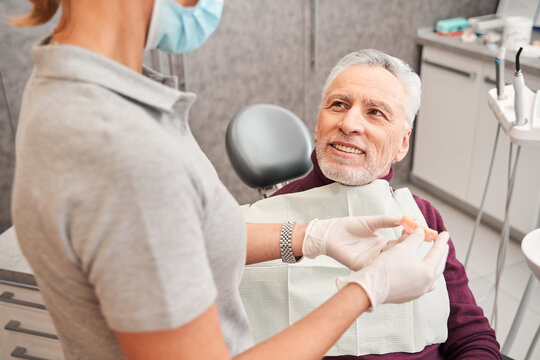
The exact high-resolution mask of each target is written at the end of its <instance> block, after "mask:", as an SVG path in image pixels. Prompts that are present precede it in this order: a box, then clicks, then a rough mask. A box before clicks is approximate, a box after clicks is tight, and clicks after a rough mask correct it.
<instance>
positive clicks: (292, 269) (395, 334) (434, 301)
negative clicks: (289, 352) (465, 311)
mask: <svg viewBox="0 0 540 360" xmlns="http://www.w3.org/2000/svg"><path fill="white" fill-rule="evenodd" d="M242 208H243V210H244V218H245V220H246V222H255V223H276V222H278V223H282V222H286V221H288V220H295V221H296V222H309V221H310V220H312V219H314V218H318V219H328V218H333V217H342V216H349V215H351V216H362V215H382V214H385V215H403V214H406V215H409V216H413V217H415V218H416V219H417V221H418V222H419V223H420V224H422V225H424V226H425V225H426V221H425V219H424V217H423V215H422V213H421V212H420V209H419V208H418V205H417V204H416V202H415V200H414V198H413V197H412V194H411V193H410V191H409V190H408V189H406V188H404V189H399V190H396V191H392V189H391V188H390V185H389V184H388V182H387V181H386V180H375V181H374V182H372V183H370V184H368V185H364V186H346V185H341V184H339V183H333V184H330V185H326V186H322V187H318V188H314V189H310V190H307V191H303V192H298V193H292V194H285V195H280V196H276V197H272V198H268V199H265V200H261V201H258V202H256V203H254V204H252V205H251V206H249V205H244V206H243V207H242ZM378 233H380V234H381V235H383V236H386V237H390V238H393V239H397V238H398V237H399V236H400V234H401V227H399V228H394V229H381V230H379V231H378ZM431 246H432V243H428V242H426V243H424V244H422V247H421V248H420V250H419V253H418V256H419V257H424V256H425V254H426V253H427V252H428V251H429V249H430V248H431ZM349 273H350V270H349V269H347V268H346V267H344V266H343V265H341V264H340V263H338V262H337V261H335V260H334V259H332V258H330V257H327V256H319V257H318V258H316V259H313V260H311V259H307V258H304V259H303V260H302V261H301V262H300V263H298V264H291V265H288V264H284V263H283V262H282V261H281V260H274V261H268V262H264V263H260V264H255V265H250V266H247V267H246V268H245V271H244V276H243V279H242V282H241V284H240V293H241V296H242V301H243V302H244V306H245V309H246V312H247V314H248V318H249V322H250V326H251V331H252V333H253V338H254V341H255V342H256V343H259V342H261V341H263V340H265V339H267V338H269V337H271V336H272V335H274V334H276V333H277V332H279V331H281V330H283V329H284V328H286V327H288V326H290V325H292V324H293V323H294V322H296V321H298V320H299V319H301V318H302V317H304V316H305V315H307V314H309V313H310V312H311V311H313V310H315V308H317V307H318V306H319V305H321V304H322V303H323V302H324V301H326V300H327V299H328V298H330V297H331V296H332V295H333V294H335V293H336V291H337V288H336V284H335V279H336V277H337V276H346V275H347V274H349ZM436 284H437V287H436V289H435V290H434V291H432V292H430V293H428V294H425V295H424V296H422V297H420V298H418V299H416V300H414V301H410V302H407V303H404V304H384V305H380V306H379V307H378V308H376V309H375V310H374V311H373V312H366V313H364V314H362V315H361V316H360V317H359V318H358V319H356V320H355V322H354V323H353V325H352V326H351V327H350V328H349V329H348V330H347V331H346V332H345V334H343V336H342V337H341V338H340V339H339V341H338V342H337V343H336V344H335V345H334V346H333V347H332V348H331V349H330V350H329V351H328V352H327V354H326V355H328V356H336V355H357V356H359V355H366V354H386V353H392V352H407V353H414V352H419V351H421V350H422V349H424V347H426V346H427V345H431V344H439V343H443V342H445V341H446V338H447V336H448V331H447V320H448V315H449V313H450V304H449V300H448V292H447V290H446V283H445V281H444V277H443V276H442V275H441V277H440V278H439V279H438V280H437V282H436ZM321 331H324V329H321Z"/></svg>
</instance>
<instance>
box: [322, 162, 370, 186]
mask: <svg viewBox="0 0 540 360" xmlns="http://www.w3.org/2000/svg"><path fill="white" fill-rule="evenodd" d="M319 166H320V168H321V171H322V173H323V174H324V176H326V177H327V178H328V179H330V180H333V181H335V182H338V183H340V184H343V185H349V186H360V185H366V184H369V183H371V182H372V181H373V180H375V179H376V178H377V176H375V175H373V173H372V172H368V171H366V169H361V170H358V169H355V168H348V167H347V166H345V165H336V164H331V165H330V164H319Z"/></svg>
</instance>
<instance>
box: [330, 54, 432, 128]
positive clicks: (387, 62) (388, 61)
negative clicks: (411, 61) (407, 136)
mask: <svg viewBox="0 0 540 360" xmlns="http://www.w3.org/2000/svg"><path fill="white" fill-rule="evenodd" d="M355 65H367V66H380V67H382V68H384V69H386V70H388V71H389V72H390V73H392V75H394V76H395V77H396V78H397V79H398V80H399V81H400V82H401V83H402V84H403V86H404V87H405V90H406V91H407V94H408V99H407V100H408V101H407V104H405V115H406V120H407V124H408V125H409V128H412V126H413V122H414V118H415V116H416V113H417V112H418V109H419V108H420V98H421V96H422V89H421V84H420V78H419V77H418V75H417V74H416V73H415V72H414V71H413V70H412V69H411V67H410V66H409V65H408V64H407V63H405V62H404V61H402V60H400V59H398V58H395V57H393V56H390V55H388V54H385V53H383V52H381V51H379V50H374V49H363V50H360V51H355V52H352V53H349V54H347V55H345V56H344V57H342V58H341V60H339V62H338V63H337V64H336V65H335V66H334V68H333V69H332V71H330V75H328V78H327V79H326V83H325V84H324V87H323V90H322V101H324V97H325V96H326V92H327V91H328V88H329V87H330V84H332V82H333V81H334V79H335V78H336V76H338V75H339V74H340V73H341V72H342V71H343V70H345V69H347V68H349V67H351V66H355Z"/></svg>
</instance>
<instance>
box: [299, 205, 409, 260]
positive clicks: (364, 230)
mask: <svg viewBox="0 0 540 360" xmlns="http://www.w3.org/2000/svg"><path fill="white" fill-rule="evenodd" d="M400 220H401V216H398V217H395V216H386V215H380V216H355V217H352V216H349V217H343V218H336V219H328V220H319V219H315V220H312V221H311V222H310V223H309V224H308V226H307V228H306V233H305V236H304V243H303V244H302V254H303V255H304V256H305V257H308V258H310V259H313V258H315V257H317V256H319V255H328V256H330V257H333V258H334V259H336V260H337V261H339V262H340V263H342V264H343V265H345V266H347V267H348V268H350V269H352V270H359V269H361V268H362V267H363V266H364V265H366V264H368V263H369V262H370V261H371V260H372V259H373V258H374V257H376V256H377V255H379V253H380V252H381V250H382V249H383V248H384V247H385V246H386V244H387V243H388V242H389V241H390V240H391V239H387V238H385V237H383V236H380V235H378V234H376V233H375V231H376V230H377V229H380V228H388V227H396V226H398V225H399V221H400Z"/></svg>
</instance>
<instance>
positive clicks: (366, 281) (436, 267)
mask: <svg viewBox="0 0 540 360" xmlns="http://www.w3.org/2000/svg"><path fill="white" fill-rule="evenodd" d="M448 239H449V235H448V233H447V232H446V231H445V232H442V233H440V234H439V235H438V236H437V239H435V241H434V242H433V247H432V248H431V249H430V250H429V252H428V253H427V255H426V256H425V257H424V258H423V259H419V258H418V255H417V253H418V249H419V248H420V245H422V243H423V242H424V231H423V230H422V229H420V228H419V229H416V230H415V231H414V232H413V233H412V234H411V235H409V236H408V237H406V238H404V239H403V240H402V241H399V242H397V243H396V244H394V245H393V246H391V247H389V248H388V249H387V250H385V251H383V252H382V253H381V254H380V255H379V256H378V257H377V258H376V259H374V260H373V262H372V263H370V264H369V265H367V266H365V267H364V268H363V269H362V270H360V271H357V272H353V273H352V274H351V275H349V276H348V277H345V278H338V279H337V280H336V283H337V286H338V288H339V289H341V288H342V287H344V286H345V285H347V284H349V283H352V282H355V283H357V284H359V285H360V286H362V287H363V288H364V290H365V291H366V294H367V295H368V297H369V299H370V301H371V307H372V309H373V308H375V307H377V306H379V305H380V304H383V303H395V304H399V303H404V302H407V301H410V300H413V299H416V298H417V297H419V296H421V295H423V294H425V293H427V292H430V291H432V290H434V289H435V280H437V278H438V277H439V276H440V275H441V274H442V272H443V270H444V266H445V264H446V257H447V256H448Z"/></svg>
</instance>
